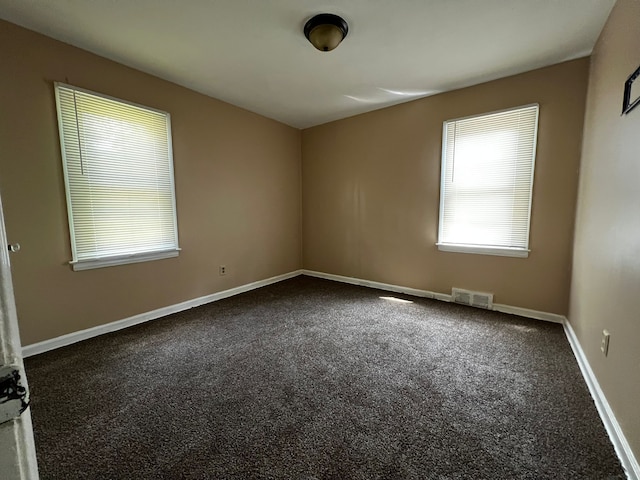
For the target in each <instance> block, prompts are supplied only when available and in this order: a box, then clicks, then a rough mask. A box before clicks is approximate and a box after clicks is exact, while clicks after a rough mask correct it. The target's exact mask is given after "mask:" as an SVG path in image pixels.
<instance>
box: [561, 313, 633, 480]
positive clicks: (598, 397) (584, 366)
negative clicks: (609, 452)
mask: <svg viewBox="0 0 640 480" xmlns="http://www.w3.org/2000/svg"><path fill="white" fill-rule="evenodd" d="M563 326H564V332H565V334H566V335H567V339H568V340H569V345H571V349H572V350H573V354H574V355H575V357H576V360H577V361H578V365H579V366H580V371H581V372H582V376H583V377H584V380H585V382H586V383H587V387H589V392H591V396H592V397H593V401H594V402H595V404H596V408H597V409H598V413H599V414H600V418H601V419H602V423H604V426H605V428H606V429H607V433H608V434H609V437H610V438H611V443H613V447H614V448H615V450H616V453H617V454H618V457H619V458H620V462H621V463H622V466H623V468H624V469H625V471H626V473H627V477H628V478H629V480H640V465H639V464H638V460H637V459H636V457H635V455H634V454H633V451H632V450H631V447H630V446H629V442H627V439H626V437H625V436H624V433H623V432H622V429H621V428H620V424H619V423H618V420H616V417H615V415H614V413H613V410H611V406H610V405H609V402H608V401H607V398H606V397H605V396H604V392H603V391H602V389H601V388H600V384H599V383H598V380H597V378H596V376H595V375H594V373H593V370H592V369H591V365H589V361H588V360H587V357H586V355H585V354H584V350H582V346H581V345H580V342H579V341H578V337H577V336H576V334H575V332H574V331H573V328H572V327H571V323H570V322H569V320H567V319H566V318H565V320H564V322H563Z"/></svg>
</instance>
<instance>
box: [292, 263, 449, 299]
mask: <svg viewBox="0 0 640 480" xmlns="http://www.w3.org/2000/svg"><path fill="white" fill-rule="evenodd" d="M302 275H307V276H309V277H316V278H324V279H326V280H334V281H336V282H342V283H350V284H351V285H361V286H363V287H370V288H377V289H378V290H386V291H388V292H397V293H406V294H407V295H413V296H415V297H424V298H435V299H436V300H442V301H443V302H450V301H451V295H447V294H446V293H438V292H430V291H429V290H419V289H417V288H409V287H401V286H400V285H392V284H390V283H380V282H374V281H371V280H364V279H362V278H353V277H344V276H342V275H334V274H332V273H324V272H316V271H314V270H302Z"/></svg>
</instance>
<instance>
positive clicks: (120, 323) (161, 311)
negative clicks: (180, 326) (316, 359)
mask: <svg viewBox="0 0 640 480" xmlns="http://www.w3.org/2000/svg"><path fill="white" fill-rule="evenodd" d="M301 273H302V270H295V271H293V272H289V273H285V274H283V275H277V276H275V277H271V278H267V279H264V280H259V281H257V282H252V283H247V284H246V285H241V286H239V287H235V288H231V289H229V290H224V291H222V292H218V293H212V294H211V295H205V296H204V297H198V298H194V299H192V300H187V301H185V302H182V303H177V304H175V305H169V306H166V307H162V308H158V309H157V310H152V311H150V312H145V313H140V314H138V315H134V316H132V317H129V318H125V319H123V320H117V321H115V322H111V323H107V324H104V325H98V326H97V327H92V328H87V329H86V330H80V331H78V332H73V333H68V334H66V335H62V336H60V337H56V338H52V339H50V340H44V341H42V342H38V343H33V344H31V345H26V346H24V347H22V356H23V357H30V356H32V355H37V354H39V353H44V352H48V351H49V350H54V349H56V348H60V347H64V346H66V345H71V344H72V343H76V342H80V341H82V340H86V339H88V338H92V337H97V336H98V335H103V334H105V333H109V332H115V331H117V330H122V329H123V328H127V327H131V326H133V325H137V324H139V323H144V322H148V321H149V320H155V319H157V318H160V317H164V316H166V315H170V314H172V313H177V312H181V311H183V310H188V309H190V308H194V307H199V306H200V305H204V304H205V303H211V302H215V301H216V300H222V299H223V298H227V297H232V296H233V295H238V294H240V293H244V292H248V291H250V290H255V289H256V288H260V287H265V286H267V285H271V284H272V283H277V282H281V281H282V280H286V279H288V278H292V277H297V276H298V275H300V274H301Z"/></svg>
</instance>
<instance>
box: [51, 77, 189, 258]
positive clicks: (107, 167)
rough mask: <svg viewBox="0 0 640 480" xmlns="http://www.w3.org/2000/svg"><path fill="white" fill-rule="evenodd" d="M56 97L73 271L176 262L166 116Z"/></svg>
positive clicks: (86, 95)
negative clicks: (173, 258) (162, 260)
mask: <svg viewBox="0 0 640 480" xmlns="http://www.w3.org/2000/svg"><path fill="white" fill-rule="evenodd" d="M55 89H56V102H57V106H58V121H59V129H60V143H61V148H62V159H63V167H64V174H65V183H66V189H67V208H68V213H69V227H70V233H71V244H72V252H73V260H72V262H71V263H72V264H73V265H74V269H76V270H81V269H85V268H96V267H101V266H108V265H117V264H121V263H131V262H138V261H145V260H152V259H155V258H165V257H168V256H176V255H177V251H178V250H179V248H178V230H177V222H176V208H175V196H174V183H173V160H172V151H171V127H170V118H169V114H168V113H166V112H160V111H157V110H152V109H148V108H144V107H141V106H137V105H133V104H129V103H125V102H122V101H119V100H116V99H112V98H109V97H105V96H101V95H98V94H95V93H91V92H87V91H85V90H81V89H78V88H75V87H71V86H69V85H64V84H60V83H56V86H55Z"/></svg>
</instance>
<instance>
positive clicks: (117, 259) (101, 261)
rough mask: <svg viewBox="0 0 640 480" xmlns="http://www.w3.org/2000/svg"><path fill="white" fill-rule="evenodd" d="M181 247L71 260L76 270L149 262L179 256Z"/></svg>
mask: <svg viewBox="0 0 640 480" xmlns="http://www.w3.org/2000/svg"><path fill="white" fill-rule="evenodd" d="M179 253H180V249H179V248H177V249H174V250H163V251H161V252H147V253H136V254H133V255H118V256H114V257H102V258H92V259H88V260H75V261H71V262H69V263H70V264H71V266H72V267H73V270H74V271H76V272H77V271H79V270H91V269H93V268H103V267H114V266H116V265H126V264H128V263H139V262H149V261H152V260H162V259H163V258H172V257H177V256H178V254H179Z"/></svg>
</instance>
